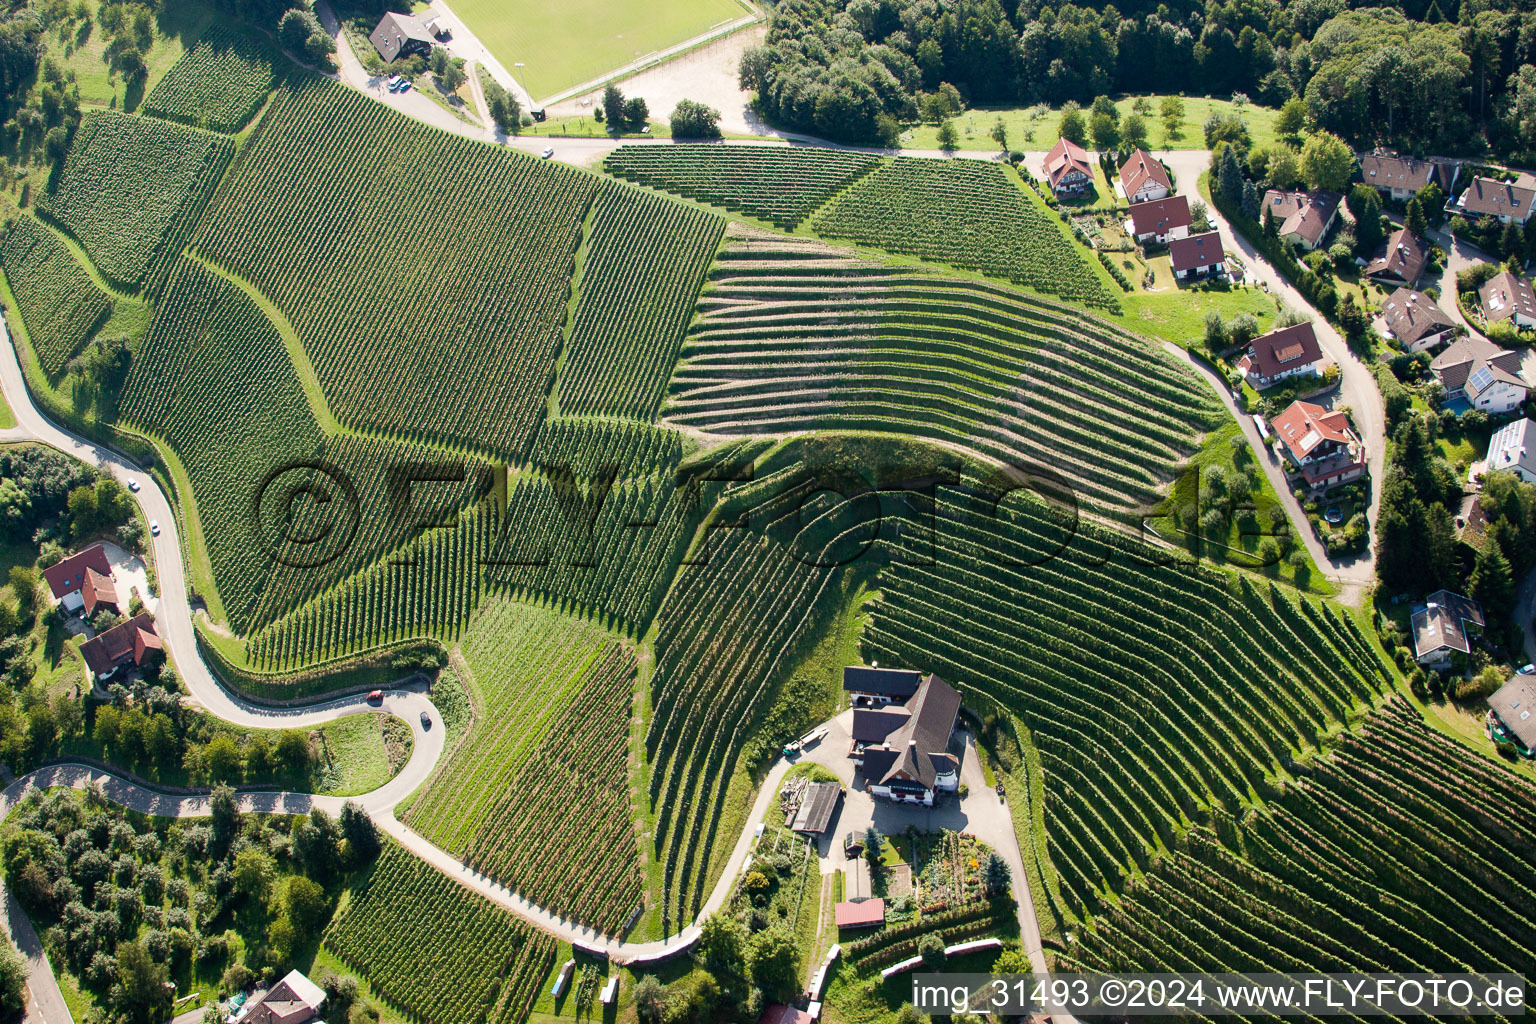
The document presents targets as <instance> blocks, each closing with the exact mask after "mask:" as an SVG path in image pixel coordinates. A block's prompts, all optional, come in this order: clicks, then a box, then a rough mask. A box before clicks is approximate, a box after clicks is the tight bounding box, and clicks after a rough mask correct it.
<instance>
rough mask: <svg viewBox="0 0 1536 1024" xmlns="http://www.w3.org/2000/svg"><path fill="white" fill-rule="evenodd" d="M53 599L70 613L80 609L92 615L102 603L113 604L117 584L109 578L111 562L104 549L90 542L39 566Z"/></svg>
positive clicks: (115, 598)
mask: <svg viewBox="0 0 1536 1024" xmlns="http://www.w3.org/2000/svg"><path fill="white" fill-rule="evenodd" d="M43 579H44V580H45V581H47V583H48V589H49V591H51V592H52V594H53V597H54V600H56V601H58V602H59V604H61V605H63V607H64V610H65V611H66V612H68V613H70V614H74V613H76V612H79V611H84V612H85V614H87V615H93V614H95V612H96V608H97V607H99V606H100V605H103V604H106V605H110V606H111V607H113V608H116V607H117V587H116V584H114V583H113V581H112V562H111V560H110V559H108V558H107V550H106V548H104V547H102V546H101V545H100V544H92V545H91V546H90V547H88V548H86V549H85V550H84V551H77V552H75V553H74V554H73V555H70V556H69V557H68V558H64V559H61V560H60V561H58V562H55V563H54V564H53V565H50V566H49V567H48V568H46V569H44V570H43Z"/></svg>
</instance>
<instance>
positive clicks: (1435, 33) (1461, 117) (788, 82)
mask: <svg viewBox="0 0 1536 1024" xmlns="http://www.w3.org/2000/svg"><path fill="white" fill-rule="evenodd" d="M1347 6H1348V5H1347V3H1346V2H1345V0H1228V2H1226V3H1220V2H1218V0H1207V2H1206V3H1205V4H1204V5H1201V4H1198V3H1194V2H1190V0H1182V2H1176V3H1174V4H1173V5H1172V6H1170V5H1169V4H1167V3H1159V4H1156V5H1155V6H1154V5H1153V4H1152V3H1150V2H1149V0H1126V2H1125V4H1124V6H1123V7H1116V6H1113V5H1106V6H1104V7H1102V8H1096V7H1093V6H1076V5H1074V4H1070V3H1068V4H1062V5H1061V6H1048V5H1045V4H1043V3H1040V2H1039V0H781V2H780V3H778V4H777V5H775V6H774V8H773V14H772V22H771V27H770V29H769V33H768V37H767V39H766V41H765V42H764V44H763V45H762V46H758V47H754V48H752V49H750V50H748V51H747V52H746V53H745V54H744V55H743V57H742V61H741V81H742V85H743V87H745V88H750V89H754V90H756V91H757V92H758V95H759V101H760V103H761V106H762V109H763V113H764V114H765V115H766V116H768V117H769V118H771V119H773V120H775V121H777V122H779V123H781V124H783V125H785V126H787V127H791V128H797V129H801V130H804V131H809V132H814V133H816V134H819V135H824V136H826V137H829V138H833V139H838V140H842V141H849V142H870V141H877V140H878V141H885V142H891V141H894V135H895V132H896V131H897V130H898V125H899V123H900V122H902V121H913V120H916V119H918V117H919V112H920V111H922V112H923V113H924V114H927V113H928V112H930V111H931V110H933V109H934V106H935V105H934V104H932V103H924V102H923V101H924V99H925V97H926V96H928V95H931V94H939V95H944V94H948V93H949V90H944V89H943V88H942V86H943V85H945V84H946V83H947V84H949V85H951V86H953V87H954V88H955V89H956V90H958V92H959V94H960V96H961V97H963V98H964V100H965V101H966V102H967V103H969V104H971V105H1008V106H1017V105H1028V104H1033V103H1038V102H1047V103H1052V104H1059V103H1063V102H1065V101H1067V100H1077V101H1079V102H1082V103H1087V102H1088V101H1089V100H1092V99H1093V98H1094V97H1095V96H1099V95H1103V94H1113V93H1187V94H1191V95H1212V96H1221V97H1225V96H1227V95H1229V94H1231V93H1234V92H1241V93H1244V94H1246V95H1247V96H1248V97H1250V98H1251V99H1253V100H1254V101H1257V102H1261V103H1265V104H1269V105H1272V106H1280V105H1281V104H1283V103H1284V102H1285V101H1286V100H1287V99H1290V98H1291V97H1293V96H1294V97H1301V98H1303V99H1304V100H1305V101H1306V105H1307V109H1308V116H1309V120H1310V121H1311V122H1312V123H1313V126H1314V127H1317V128H1321V129H1326V130H1329V131H1332V132H1334V133H1336V134H1339V135H1341V136H1343V137H1344V138H1346V139H1348V140H1350V141H1352V142H1354V143H1356V144H1359V145H1362V146H1363V145H1367V144H1371V143H1378V142H1380V143H1390V144H1393V145H1398V146H1401V147H1404V148H1408V149H1414V150H1418V151H1433V152H1436V153H1440V152H1444V153H1453V152H1454V153H1469V152H1477V151H1483V150H1489V149H1491V150H1492V151H1493V152H1495V153H1498V154H1501V155H1506V156H1511V157H1519V156H1529V155H1530V154H1531V152H1532V151H1533V150H1536V5H1533V4H1532V3H1531V0H1460V3H1457V2H1455V0H1404V3H1403V5H1402V6H1401V7H1369V8H1361V9H1355V10H1349V9H1347Z"/></svg>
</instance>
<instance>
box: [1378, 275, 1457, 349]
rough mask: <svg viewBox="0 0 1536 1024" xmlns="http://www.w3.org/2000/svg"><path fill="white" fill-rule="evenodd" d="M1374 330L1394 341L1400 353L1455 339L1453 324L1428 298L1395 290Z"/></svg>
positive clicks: (1446, 314)
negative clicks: (1395, 340) (1398, 346)
mask: <svg viewBox="0 0 1536 1024" xmlns="http://www.w3.org/2000/svg"><path fill="white" fill-rule="evenodd" d="M1375 326H1376V329H1377V330H1378V331H1379V332H1381V333H1382V334H1383V335H1385V336H1387V337H1389V338H1396V339H1397V343H1398V344H1399V345H1400V346H1402V349H1403V351H1404V352H1428V351H1429V350H1430V349H1434V348H1439V347H1440V346H1441V345H1444V344H1446V343H1448V342H1450V341H1452V340H1453V339H1454V338H1455V337H1456V321H1455V320H1452V319H1451V315H1450V314H1449V313H1447V312H1446V311H1445V310H1443V309H1441V308H1440V306H1439V304H1437V303H1436V302H1435V301H1434V300H1433V299H1431V298H1430V297H1429V296H1428V295H1425V294H1424V293H1423V292H1416V291H1414V290H1413V289H1412V288H1399V289H1398V290H1397V291H1395V292H1393V293H1392V294H1391V295H1389V296H1387V301H1386V302H1385V303H1383V304H1382V307H1381V316H1379V317H1377V318H1376V325H1375Z"/></svg>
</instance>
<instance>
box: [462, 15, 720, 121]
mask: <svg viewBox="0 0 1536 1024" xmlns="http://www.w3.org/2000/svg"><path fill="white" fill-rule="evenodd" d="M453 8H454V13H456V14H458V16H459V17H460V18H462V19H463V20H464V24H465V25H466V26H468V27H469V30H470V31H471V32H473V33H474V34H475V35H476V36H478V37H479V39H480V41H481V42H482V43H484V44H485V47H486V49H488V50H490V51H491V53H492V54H493V55H494V56H495V57H496V59H497V60H499V61H500V62H501V63H502V66H503V67H505V68H506V69H507V70H508V71H510V72H512V74H513V76H514V77H516V78H517V80H518V81H520V82H521V83H522V84H523V86H524V87H525V88H526V89H527V90H528V91H529V92H530V93H531V94H532V95H533V96H534V97H535V98H536V99H542V98H545V97H548V96H553V95H555V94H556V93H558V92H560V91H562V90H564V89H569V88H571V87H572V86H575V85H580V84H581V83H583V82H586V81H590V80H591V79H594V78H599V77H601V76H602V75H604V74H606V73H607V72H609V71H613V70H615V69H617V68H620V67H623V66H624V65H625V64H629V63H631V62H632V61H635V60H639V59H640V58H642V57H644V56H646V55H647V54H650V53H653V52H655V51H657V50H664V49H666V48H667V47H669V46H675V45H676V44H678V43H681V42H685V41H687V40H688V39H691V38H693V37H694V36H696V35H699V34H700V33H703V32H705V31H707V30H708V29H710V28H712V27H713V26H715V25H718V24H720V23H721V22H725V21H732V20H734V19H736V18H740V17H742V16H744V15H745V14H746V13H747V10H746V8H745V7H743V6H742V5H741V4H739V3H736V2H734V0H655V2H653V3H647V4H635V3H624V2H621V0H569V2H567V3H560V4H551V3H544V2H541V0H458V2H456V3H455V4H454V5H453Z"/></svg>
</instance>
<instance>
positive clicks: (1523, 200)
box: [1445, 178, 1536, 225]
mask: <svg viewBox="0 0 1536 1024" xmlns="http://www.w3.org/2000/svg"><path fill="white" fill-rule="evenodd" d="M1533 203H1536V189H1532V188H1528V187H1526V186H1524V185H1522V184H1519V183H1517V182H1508V181H1500V180H1499V179H1497V178H1473V179H1472V180H1471V181H1470V182H1468V183H1467V188H1466V191H1464V192H1462V194H1461V195H1459V196H1457V197H1456V198H1455V199H1454V200H1452V201H1451V202H1449V203H1446V204H1445V212H1446V213H1449V214H1452V215H1454V216H1459V217H1465V218H1466V219H1467V220H1469V221H1474V222H1475V221H1478V220H1481V219H1482V218H1484V217H1492V218H1493V219H1494V220H1496V221H1498V222H1499V223H1500V224H1509V223H1515V224H1521V225H1523V224H1524V223H1525V222H1526V221H1527V220H1528V219H1530V216H1531V208H1532V204H1533Z"/></svg>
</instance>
